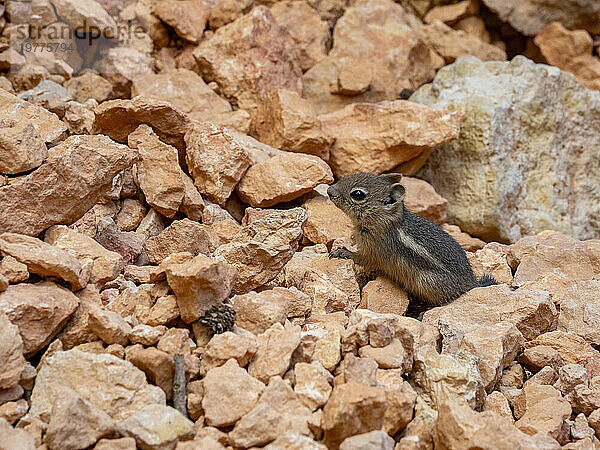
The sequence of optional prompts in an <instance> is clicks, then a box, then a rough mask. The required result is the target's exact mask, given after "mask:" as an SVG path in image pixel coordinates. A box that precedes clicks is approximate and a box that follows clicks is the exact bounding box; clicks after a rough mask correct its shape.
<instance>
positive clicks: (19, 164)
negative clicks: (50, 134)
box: [0, 119, 48, 175]
mask: <svg viewBox="0 0 600 450" xmlns="http://www.w3.org/2000/svg"><path fill="white" fill-rule="evenodd" d="M0 124H2V128H0V173H2V174H8V175H14V174H19V173H22V172H27V171H28V170H32V169H36V168H38V167H39V166H40V165H41V164H42V162H44V160H45V159H46V157H47V156H48V149H47V148H46V143H45V142H44V140H43V139H42V138H41V137H40V134H39V132H38V131H37V129H36V127H35V125H34V124H33V122H30V121H25V120H24V121H21V122H15V121H9V120H7V119H0Z"/></svg>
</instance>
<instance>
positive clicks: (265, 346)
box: [248, 322, 300, 383]
mask: <svg viewBox="0 0 600 450" xmlns="http://www.w3.org/2000/svg"><path fill="white" fill-rule="evenodd" d="M257 343H258V348H257V350H256V354H255V356H254V358H253V359H252V361H251V362H250V365H249V366H248V373H249V374H250V375H252V376H253V377H254V378H256V379H258V380H260V381H262V382H263V383H268V382H269V380H270V379H271V378H272V377H275V376H283V374H284V373H285V372H286V371H287V370H288V368H289V366H290V361H291V358H292V353H294V350H296V348H297V347H298V344H300V327H299V326H295V325H292V324H291V323H289V322H286V324H285V326H283V325H281V324H280V323H276V324H275V325H273V326H272V327H271V328H269V329H268V330H267V331H265V332H264V333H261V334H259V335H258V336H257Z"/></svg>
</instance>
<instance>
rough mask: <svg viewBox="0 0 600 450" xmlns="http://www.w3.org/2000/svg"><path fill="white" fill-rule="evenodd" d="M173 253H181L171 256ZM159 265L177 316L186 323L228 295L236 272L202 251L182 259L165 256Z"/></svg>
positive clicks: (233, 268) (232, 267) (193, 320)
mask: <svg viewBox="0 0 600 450" xmlns="http://www.w3.org/2000/svg"><path fill="white" fill-rule="evenodd" d="M177 255H181V253H180V254H175V255H174V256H175V257H177ZM162 266H163V267H164V268H165V272H166V274H167V282H168V283H169V286H170V287H171V289H173V292H174V293H175V296H176V297H177V306H178V307H179V312H180V314H181V318H182V319H183V321H184V322H186V323H192V322H195V321H196V320H198V319H199V318H200V317H201V316H202V315H204V313H206V311H208V310H209V309H210V308H211V307H213V306H215V305H219V304H221V302H222V301H223V300H225V299H226V298H228V297H229V294H230V293H231V289H232V287H233V285H234V282H235V279H236V273H237V271H236V269H235V267H234V266H232V265H230V264H228V263H226V262H223V261H220V260H218V259H215V258H210V257H208V256H204V255H198V256H196V257H194V258H192V259H189V260H187V261H184V262H179V261H177V260H174V259H173V257H169V258H167V259H166V260H164V261H163V262H162Z"/></svg>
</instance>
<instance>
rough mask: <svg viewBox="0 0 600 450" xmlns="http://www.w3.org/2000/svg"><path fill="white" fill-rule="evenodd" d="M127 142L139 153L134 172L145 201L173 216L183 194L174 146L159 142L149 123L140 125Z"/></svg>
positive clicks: (164, 214) (161, 211)
mask: <svg viewBox="0 0 600 450" xmlns="http://www.w3.org/2000/svg"><path fill="white" fill-rule="evenodd" d="M127 142H128V144H129V146H130V147H131V148H135V149H136V150H137V151H138V153H139V160H138V162H137V164H136V175H137V180H138V184H139V187H140V189H141V190H142V192H143V193H144V197H145V199H146V202H147V203H148V205H150V206H151V207H152V208H154V209H155V210H156V211H158V212H159V213H161V214H162V215H163V216H165V217H173V216H174V215H175V213H176V212H177V211H178V210H179V206H180V205H181V202H182V201H183V196H184V194H185V187H184V185H183V178H182V176H183V175H184V174H183V171H182V170H181V167H179V156H178V154H177V149H176V148H174V147H171V146H170V145H167V144H165V143H163V142H161V140H160V139H159V138H158V136H157V135H156V134H155V133H154V132H153V131H152V128H150V127H149V126H148V125H140V126H139V127H138V128H137V129H136V130H135V131H134V132H133V133H131V134H130V135H129V137H128V138H127Z"/></svg>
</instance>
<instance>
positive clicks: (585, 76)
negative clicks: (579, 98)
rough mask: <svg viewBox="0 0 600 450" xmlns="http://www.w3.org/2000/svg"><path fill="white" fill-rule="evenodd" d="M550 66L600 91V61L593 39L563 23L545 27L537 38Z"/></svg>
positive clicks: (584, 32) (538, 44) (589, 87)
mask: <svg viewBox="0 0 600 450" xmlns="http://www.w3.org/2000/svg"><path fill="white" fill-rule="evenodd" d="M534 42H535V43H536V45H537V46H538V47H539V49H540V52H541V53H542V55H543V56H544V57H545V58H546V61H548V63H549V64H552V65H553V66H556V67H559V68H560V69H562V70H565V71H567V72H571V73H572V74H573V75H575V76H576V77H577V78H578V79H579V80H580V81H581V83H583V84H584V85H585V86H586V87H587V88H588V89H595V90H598V89H600V81H598V79H599V78H600V58H598V57H597V56H594V55H593V54H592V52H593V50H594V44H593V42H594V41H593V39H592V37H591V36H590V35H589V33H587V32H586V31H584V30H573V31H569V30H567V29H566V28H565V27H563V26H562V25H561V24H560V22H552V23H551V24H549V25H547V26H545V27H544V28H543V29H542V30H540V32H539V33H538V34H537V36H536V37H535V39H534Z"/></svg>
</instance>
